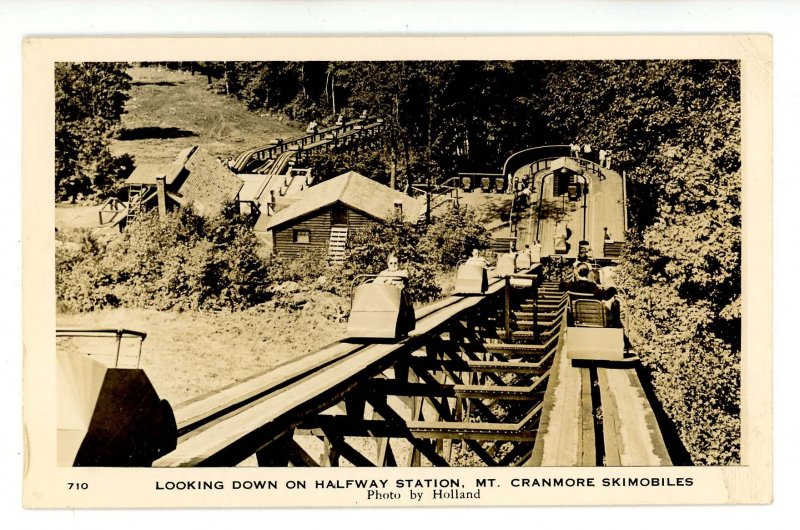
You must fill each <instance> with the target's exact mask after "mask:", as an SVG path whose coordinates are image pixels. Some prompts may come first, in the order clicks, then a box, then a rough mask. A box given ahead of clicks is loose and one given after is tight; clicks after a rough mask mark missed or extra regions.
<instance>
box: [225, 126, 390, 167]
mask: <svg viewBox="0 0 800 530" xmlns="http://www.w3.org/2000/svg"><path fill="white" fill-rule="evenodd" d="M383 127H384V124H383V120H382V119H380V118H377V117H374V116H370V117H366V118H359V119H357V120H352V121H348V122H345V123H343V124H342V125H333V126H330V127H325V128H321V129H318V130H317V131H316V132H311V133H306V134H304V135H302V136H297V137H295V138H289V139H287V140H281V141H278V142H273V143H270V144H268V145H262V146H259V147H254V148H252V149H248V150H247V151H244V152H242V153H241V154H239V156H237V157H236V158H235V159H234V160H233V162H232V163H231V165H230V168H231V169H232V170H233V171H235V172H237V173H262V174H281V173H282V172H283V171H285V170H286V167H287V166H288V163H289V161H290V160H291V159H292V158H296V157H299V156H305V155H307V154H311V153H314V152H315V151H318V150H330V149H333V148H335V147H340V146H341V147H350V146H353V145H355V144H357V143H363V142H365V141H367V142H371V141H373V140H375V139H376V138H377V137H378V134H379V133H380V132H381V131H382V130H383ZM283 155H286V156H283ZM281 166H283V167H281Z"/></svg>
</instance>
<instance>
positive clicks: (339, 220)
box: [331, 206, 347, 226]
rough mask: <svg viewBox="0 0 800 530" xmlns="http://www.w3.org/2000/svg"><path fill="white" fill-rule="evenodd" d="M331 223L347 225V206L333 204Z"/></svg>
mask: <svg viewBox="0 0 800 530" xmlns="http://www.w3.org/2000/svg"><path fill="white" fill-rule="evenodd" d="M331 225H333V226H347V208H345V207H344V206H334V207H333V210H331Z"/></svg>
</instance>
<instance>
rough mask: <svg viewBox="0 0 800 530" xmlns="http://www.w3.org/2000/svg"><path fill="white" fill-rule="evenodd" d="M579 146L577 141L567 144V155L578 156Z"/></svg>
mask: <svg viewBox="0 0 800 530" xmlns="http://www.w3.org/2000/svg"><path fill="white" fill-rule="evenodd" d="M580 151H581V146H579V145H578V142H572V143H571V144H570V146H569V156H571V157H572V158H578V156H579V155H580Z"/></svg>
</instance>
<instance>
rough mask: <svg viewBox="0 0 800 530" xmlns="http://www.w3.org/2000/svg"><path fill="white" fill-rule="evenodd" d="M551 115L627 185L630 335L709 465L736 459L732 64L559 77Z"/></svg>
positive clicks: (737, 285)
mask: <svg viewBox="0 0 800 530" xmlns="http://www.w3.org/2000/svg"><path fill="white" fill-rule="evenodd" d="M545 86H546V91H545V92H544V94H543V99H544V101H547V102H548V107H547V108H546V109H543V111H544V112H545V114H546V115H547V116H548V117H549V119H550V126H551V127H552V129H553V130H554V131H556V132H558V133H559V134H561V136H562V138H564V139H577V140H578V141H580V142H589V143H591V144H593V145H596V146H604V147H605V148H606V149H610V150H611V151H613V152H614V153H615V155H616V158H617V160H618V161H619V163H620V167H621V169H624V170H625V171H626V174H627V177H628V182H629V197H630V201H629V205H630V216H631V221H632V230H630V233H629V234H628V239H629V242H628V253H627V255H626V259H625V260H624V265H623V267H622V270H621V271H620V273H621V274H620V283H621V285H622V287H623V288H624V292H625V295H626V298H627V301H628V309H629V314H630V317H631V318H629V319H628V333H629V334H630V336H631V340H632V341H633V343H634V346H635V347H636V348H637V349H638V350H639V351H640V352H641V354H642V356H643V359H644V361H645V363H646V364H647V365H648V366H649V367H650V368H651V369H652V372H653V379H654V382H655V385H656V392H657V394H658V396H659V399H660V400H661V402H662V403H663V405H664V407H665V409H666V410H667V412H668V413H669V414H670V416H671V417H672V418H673V420H674V421H675V422H676V424H677V427H678V430H679V433H680V435H681V438H682V440H683V442H684V443H685V444H686V446H687V448H688V449H689V451H690V453H691V455H692V458H693V460H694V461H695V462H696V463H699V464H725V463H734V462H737V461H738V459H739V421H740V419H739V411H740V377H739V368H740V351H741V346H740V337H741V314H740V306H741V265H742V261H741V175H740V145H741V134H740V103H739V65H738V63H737V62H735V61H625V62H572V63H565V64H560V65H559V66H558V68H554V69H553V71H552V72H551V73H550V74H549V75H548V78H547V82H546V83H545Z"/></svg>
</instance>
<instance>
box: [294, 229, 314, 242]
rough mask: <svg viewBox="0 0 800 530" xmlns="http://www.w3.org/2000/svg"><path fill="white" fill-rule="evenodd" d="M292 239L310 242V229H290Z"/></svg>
mask: <svg viewBox="0 0 800 530" xmlns="http://www.w3.org/2000/svg"><path fill="white" fill-rule="evenodd" d="M292 240H293V241H294V242H295V243H311V230H292Z"/></svg>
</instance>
